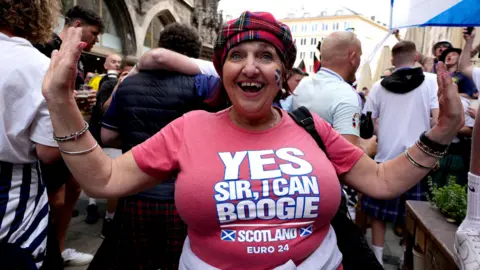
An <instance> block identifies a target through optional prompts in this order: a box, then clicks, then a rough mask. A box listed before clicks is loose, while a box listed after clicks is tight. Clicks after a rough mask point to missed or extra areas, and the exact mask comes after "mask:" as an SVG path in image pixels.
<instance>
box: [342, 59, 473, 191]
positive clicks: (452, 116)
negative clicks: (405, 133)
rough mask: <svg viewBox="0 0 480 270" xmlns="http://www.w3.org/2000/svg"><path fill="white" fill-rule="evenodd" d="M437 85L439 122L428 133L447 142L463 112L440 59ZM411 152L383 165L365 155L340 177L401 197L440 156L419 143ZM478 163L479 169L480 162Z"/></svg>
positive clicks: (363, 187) (361, 187) (354, 184)
mask: <svg viewBox="0 0 480 270" xmlns="http://www.w3.org/2000/svg"><path fill="white" fill-rule="evenodd" d="M438 84H439V90H438V95H439V101H440V102H439V103H440V110H439V116H438V121H437V124H436V125H435V126H434V127H433V128H432V129H431V130H429V131H428V132H427V133H426V136H427V138H429V139H430V140H431V141H433V142H436V143H438V144H442V145H448V144H450V142H451V141H452V139H453V137H455V135H456V134H457V132H458V131H459V130H460V128H462V127H463V125H464V112H463V106H462V103H461V101H460V97H459V96H458V92H457V86H456V85H455V84H453V82H452V79H451V77H450V75H449V74H448V73H447V72H446V67H445V65H444V64H443V63H441V62H440V63H439V65H438ZM476 147H477V149H476V150H477V151H480V145H478V144H477V145H476ZM474 151H475V150H474ZM408 155H409V156H410V159H409V158H407V155H406V154H401V155H400V156H398V157H397V158H395V159H393V160H390V161H387V162H385V163H381V164H376V163H375V161H373V160H372V159H370V158H369V157H368V156H367V155H363V157H361V158H360V160H359V161H358V162H357V163H356V164H355V165H354V167H353V168H352V169H351V170H350V171H349V172H347V173H345V174H344V175H342V176H341V179H342V180H343V181H344V182H345V183H346V184H347V185H348V186H350V187H353V188H355V189H357V190H358V191H359V192H361V193H364V194H367V195H368V196H371V197H373V198H377V199H390V198H395V197H398V196H399V195H400V194H402V193H404V192H405V191H407V190H408V189H409V188H411V187H413V186H414V185H415V184H416V183H418V182H419V180H420V179H422V178H423V177H425V176H426V175H427V174H428V172H429V171H430V169H428V168H433V167H434V165H435V164H436V163H437V162H438V160H439V158H438V157H432V156H431V155H428V154H426V153H425V152H424V151H423V150H421V149H420V148H419V147H418V146H417V145H413V146H411V147H410V148H408ZM472 162H473V158H472ZM415 163H416V165H415ZM472 164H473V163H472ZM476 165H477V168H478V166H479V165H480V161H478V162H477V164H476ZM427 167H428V168H427ZM472 167H473V165H472Z"/></svg>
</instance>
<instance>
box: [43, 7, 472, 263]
mask: <svg viewBox="0 0 480 270" xmlns="http://www.w3.org/2000/svg"><path fill="white" fill-rule="evenodd" d="M65 40H66V42H65V43H64V44H63V45H62V49H61V50H60V52H59V53H58V54H57V55H55V56H54V57H53V60H52V64H51V67H50V70H49V72H48V74H47V76H46V78H45V81H44V86H43V93H44V95H45V97H46V99H47V101H48V105H49V110H50V113H51V117H52V123H53V126H54V129H55V134H56V136H63V137H57V138H56V139H57V140H58V141H59V145H60V148H61V150H62V153H63V157H64V159H65V161H66V162H67V164H68V166H69V168H70V170H71V171H72V173H73V174H74V176H75V178H76V179H79V183H80V185H82V187H83V188H84V190H85V191H86V192H87V193H88V194H89V195H91V196H93V197H103V198H118V197H122V196H126V195H129V194H133V193H135V192H138V191H141V190H144V189H147V188H150V187H153V186H155V185H156V184H158V183H160V182H162V181H163V180H165V179H170V178H171V176H172V175H173V174H176V175H177V180H176V190H175V199H176V200H175V201H176V205H177V208H178V211H179V213H180V215H181V217H182V218H183V220H184V221H185V222H186V223H187V224H188V226H189V229H188V230H189V231H188V238H187V240H186V241H185V244H184V249H183V253H182V258H181V261H180V268H181V269H273V268H277V269H295V268H297V269H337V268H341V253H340V252H339V251H338V248H337V246H336V240H335V239H336V238H335V233H334V232H333V230H332V228H331V226H330V221H331V219H332V217H333V216H334V214H335V213H336V211H337V208H338V206H339V203H340V197H341V189H340V183H339V178H340V180H341V181H342V182H343V183H345V184H347V185H348V186H350V187H353V188H355V189H357V190H358V191H359V192H361V193H363V194H367V195H369V196H371V197H375V198H379V199H386V198H393V197H396V196H398V195H399V194H401V193H403V192H405V191H406V190H408V189H409V188H410V187H412V186H413V185H415V184H416V183H417V182H418V181H419V180H420V179H422V178H423V177H424V176H425V175H426V174H427V173H428V172H429V170H430V168H432V167H433V166H434V165H435V164H436V163H437V161H438V159H439V157H440V156H441V155H442V154H444V151H445V148H446V144H448V142H450V141H451V139H452V138H453V137H454V136H455V134H456V133H457V131H458V129H459V128H460V127H461V126H462V121H463V119H462V116H463V112H462V109H461V104H460V100H459V99H458V96H457V95H456V89H455V88H454V86H453V84H452V82H451V79H449V78H450V77H449V76H446V75H445V76H444V74H443V73H444V71H445V67H444V65H443V64H441V65H440V69H441V70H442V71H443V72H441V73H440V75H439V83H440V87H439V88H440V91H439V92H440V104H441V110H440V117H439V120H438V124H437V125H436V126H435V127H434V128H432V129H431V130H429V131H428V132H427V133H426V135H425V136H422V137H421V138H420V139H419V142H418V143H417V145H414V146H412V147H410V148H409V149H408V150H407V152H406V154H405V155H401V156H399V157H398V158H396V159H394V160H391V161H389V162H385V163H383V164H376V163H375V162H374V161H373V160H372V159H370V158H369V157H368V156H366V155H365V154H363V152H362V151H361V150H360V149H359V148H357V147H355V146H353V145H352V144H350V143H349V142H348V141H346V140H345V139H343V137H342V136H340V135H339V134H338V133H337V132H336V131H335V130H333V129H332V128H331V127H330V125H328V124H327V123H326V122H325V121H323V120H322V119H320V118H319V117H318V116H315V115H314V117H313V118H314V122H315V127H316V130H317V132H318V133H319V134H320V136H321V138H322V140H323V142H324V144H325V146H326V151H327V153H328V158H327V155H326V154H325V153H324V152H323V151H322V150H321V149H320V148H319V147H318V146H317V144H316V142H315V140H313V139H312V137H311V136H310V135H309V134H308V133H306V132H305V130H304V129H303V128H302V127H300V126H298V125H297V124H296V123H295V122H294V121H293V120H292V119H291V118H290V117H289V116H288V114H286V113H285V111H283V110H281V109H279V108H277V107H273V106H272V103H273V102H274V101H278V99H279V98H280V97H281V88H282V87H287V86H286V84H285V75H286V73H287V70H289V69H291V68H292V66H293V63H294V61H295V57H296V48H295V45H294V42H293V40H292V36H291V33H290V30H289V28H288V27H287V26H286V25H284V24H282V23H280V22H277V21H276V20H275V18H274V17H273V16H272V15H271V14H269V13H251V12H245V13H243V14H242V15H241V16H240V17H239V18H238V19H236V20H233V21H230V22H228V23H227V24H226V26H224V27H223V29H222V31H221V32H220V33H219V37H218V40H217V43H216V45H215V55H214V60H213V62H214V65H215V68H216V69H217V72H218V73H219V74H220V77H221V78H222V81H223V87H222V88H221V89H219V91H218V92H217V93H216V95H214V97H213V98H212V100H211V102H213V103H215V101H222V100H228V101H229V102H230V103H231V104H232V106H231V107H230V108H228V109H227V110H224V111H221V112H219V113H207V112H204V111H196V112H191V113H188V114H186V115H184V116H183V117H181V118H179V119H177V120H175V121H174V122H172V123H171V124H170V125H168V126H166V127H165V128H164V129H162V130H161V131H160V132H159V133H157V134H156V135H155V136H153V137H152V138H150V139H149V140H148V141H146V142H145V143H143V144H141V145H139V146H137V147H135V148H134V149H133V150H132V151H130V152H128V153H125V154H124V155H123V156H121V157H119V158H117V159H115V160H112V159H110V158H109V157H108V156H106V155H105V154H104V153H103V152H102V151H100V150H99V149H97V148H98V147H97V143H96V142H95V140H94V139H93V137H92V136H91V135H90V134H89V133H88V132H84V130H85V127H86V125H85V124H84V122H83V119H82V117H81V114H80V112H79V111H78V109H76V108H77V107H76V106H73V105H72V104H74V102H75V101H74V99H73V98H72V93H71V92H72V91H71V90H72V88H71V82H72V80H73V78H74V67H75V66H74V65H73V63H74V62H75V59H76V58H78V56H79V54H80V51H81V48H82V46H84V45H83V44H82V43H81V42H80V31H79V30H76V29H70V30H69V31H68V38H66V39H65ZM345 54H346V55H345V57H349V59H351V62H352V63H353V64H355V63H356V64H358V63H359V56H358V55H355V54H347V52H345ZM287 89H288V88H287ZM69 134H71V135H69Z"/></svg>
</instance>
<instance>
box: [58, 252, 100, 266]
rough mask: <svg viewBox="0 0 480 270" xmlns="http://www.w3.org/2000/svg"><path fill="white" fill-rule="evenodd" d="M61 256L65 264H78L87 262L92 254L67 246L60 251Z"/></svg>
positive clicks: (91, 258) (90, 259)
mask: <svg viewBox="0 0 480 270" xmlns="http://www.w3.org/2000/svg"><path fill="white" fill-rule="evenodd" d="M62 258H63V263H64V265H65V266H79V265H86V264H89V263H90V262H91V261H92V260H93V255H92V254H88V253H83V252H78V251H76V250H75V249H73V248H67V249H65V250H64V251H63V252H62Z"/></svg>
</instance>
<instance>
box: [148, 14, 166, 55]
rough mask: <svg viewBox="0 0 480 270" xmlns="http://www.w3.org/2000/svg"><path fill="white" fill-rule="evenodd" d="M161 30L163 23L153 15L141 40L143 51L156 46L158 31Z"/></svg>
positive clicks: (158, 36) (158, 37)
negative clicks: (143, 38)
mask: <svg viewBox="0 0 480 270" xmlns="http://www.w3.org/2000/svg"><path fill="white" fill-rule="evenodd" d="M162 30H163V24H162V22H161V21H160V19H159V18H158V17H154V18H153V19H152V21H151V22H150V25H149V26H148V29H147V33H146V34H145V40H144V41H143V46H144V48H143V51H144V52H146V51H148V50H150V49H153V48H156V47H158V40H159V39H160V32H161V31H162Z"/></svg>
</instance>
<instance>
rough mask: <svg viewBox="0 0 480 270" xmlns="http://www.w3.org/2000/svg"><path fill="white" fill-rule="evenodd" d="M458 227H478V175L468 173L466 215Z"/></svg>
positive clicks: (479, 198)
mask: <svg viewBox="0 0 480 270" xmlns="http://www.w3.org/2000/svg"><path fill="white" fill-rule="evenodd" d="M460 229H480V176H477V175H474V174H472V173H468V204H467V216H466V217H465V220H464V221H463V222H462V224H461V225H460Z"/></svg>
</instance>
